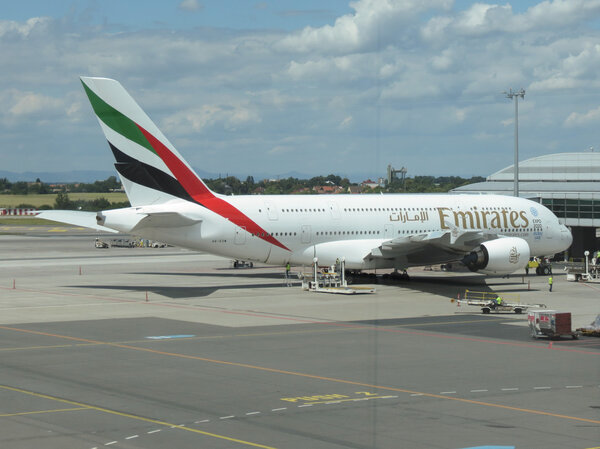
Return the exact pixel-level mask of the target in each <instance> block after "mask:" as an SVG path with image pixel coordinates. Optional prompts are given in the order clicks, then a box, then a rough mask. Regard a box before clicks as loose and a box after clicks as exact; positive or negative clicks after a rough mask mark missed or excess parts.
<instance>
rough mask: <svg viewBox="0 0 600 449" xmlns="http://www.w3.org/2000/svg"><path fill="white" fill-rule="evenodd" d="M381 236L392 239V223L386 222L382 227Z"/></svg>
mask: <svg viewBox="0 0 600 449" xmlns="http://www.w3.org/2000/svg"><path fill="white" fill-rule="evenodd" d="M383 238H384V239H393V238H394V225H391V224H388V225H385V226H384V228H383Z"/></svg>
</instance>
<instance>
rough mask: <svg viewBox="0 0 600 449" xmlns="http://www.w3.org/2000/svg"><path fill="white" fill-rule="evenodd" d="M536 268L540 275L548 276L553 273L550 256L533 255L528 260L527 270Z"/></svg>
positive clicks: (536, 272)
mask: <svg viewBox="0 0 600 449" xmlns="http://www.w3.org/2000/svg"><path fill="white" fill-rule="evenodd" d="M529 270H535V274H537V275H538V276H547V275H549V274H550V273H552V264H551V263H550V261H549V260H548V258H541V259H540V258H539V257H532V258H530V259H529V262H527V271H529Z"/></svg>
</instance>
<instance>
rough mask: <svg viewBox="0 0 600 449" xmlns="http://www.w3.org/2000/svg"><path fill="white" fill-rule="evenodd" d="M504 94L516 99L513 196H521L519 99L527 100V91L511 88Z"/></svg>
mask: <svg viewBox="0 0 600 449" xmlns="http://www.w3.org/2000/svg"><path fill="white" fill-rule="evenodd" d="M502 93H503V94H505V95H506V98H510V99H511V100H512V99H513V98H514V99H515V165H514V167H515V168H514V173H515V186H514V192H513V194H514V196H519V97H521V98H522V99H525V89H523V88H521V90H519V91H513V90H512V88H511V89H509V90H508V92H506V91H505V92H502Z"/></svg>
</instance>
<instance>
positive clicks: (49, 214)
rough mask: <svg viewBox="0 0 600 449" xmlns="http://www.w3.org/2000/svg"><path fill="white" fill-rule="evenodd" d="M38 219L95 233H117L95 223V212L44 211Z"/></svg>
mask: <svg viewBox="0 0 600 449" xmlns="http://www.w3.org/2000/svg"><path fill="white" fill-rule="evenodd" d="M38 218H43V219H44V220H52V221H58V222H60V223H67V224H71V225H75V226H82V227H84V228H90V229H95V230H97V231H106V232H118V231H115V230H114V229H110V228H107V227H105V226H100V225H99V224H98V223H96V212H83V211H79V210H45V211H43V212H41V213H40V214H38Z"/></svg>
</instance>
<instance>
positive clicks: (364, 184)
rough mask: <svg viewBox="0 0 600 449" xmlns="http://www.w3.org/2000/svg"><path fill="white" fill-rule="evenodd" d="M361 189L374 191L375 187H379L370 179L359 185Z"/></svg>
mask: <svg viewBox="0 0 600 449" xmlns="http://www.w3.org/2000/svg"><path fill="white" fill-rule="evenodd" d="M360 185H361V187H369V188H370V189H374V188H375V187H379V184H378V183H376V182H375V181H371V179H370V178H369V179H367V180H366V181H363V182H361V183H360Z"/></svg>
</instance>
